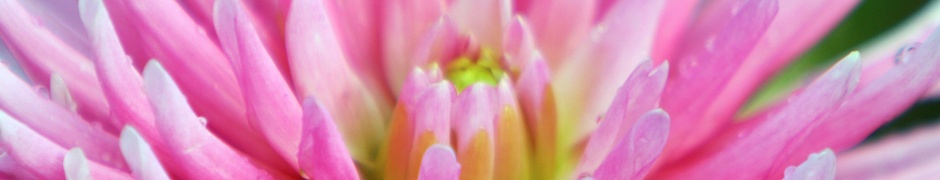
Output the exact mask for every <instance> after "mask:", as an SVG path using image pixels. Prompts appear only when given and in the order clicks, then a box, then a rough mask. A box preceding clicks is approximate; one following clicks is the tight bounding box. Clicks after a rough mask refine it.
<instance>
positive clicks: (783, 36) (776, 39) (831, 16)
mask: <svg viewBox="0 0 940 180" xmlns="http://www.w3.org/2000/svg"><path fill="white" fill-rule="evenodd" d="M779 2H780V5H779V6H780V7H779V8H780V10H779V11H778V13H777V17H775V18H774V21H773V22H771V23H770V27H768V29H767V32H766V33H764V36H763V37H761V40H760V41H759V42H758V43H757V44H756V46H755V47H754V50H753V51H752V52H751V54H750V55H749V56H748V58H747V60H745V61H744V64H742V65H741V68H740V69H739V70H738V71H737V72H736V73H735V75H734V76H733V77H732V78H731V81H729V82H728V87H733V88H727V89H726V90H724V91H723V92H722V93H721V94H720V95H719V97H718V98H716V100H717V101H718V102H716V105H715V106H717V107H716V108H725V109H740V108H741V106H742V105H743V104H744V103H745V102H746V101H747V100H748V98H749V97H751V95H753V94H754V93H755V92H756V90H757V89H758V88H759V87H760V86H761V85H763V84H764V82H766V81H767V80H768V79H769V78H770V77H772V76H773V75H774V74H776V73H777V72H779V71H780V70H782V69H783V68H784V67H786V65H787V64H789V63H790V62H791V61H794V60H796V58H797V56H799V55H800V54H802V53H803V52H805V51H806V50H808V49H809V48H810V47H812V46H813V45H815V44H816V42H817V41H819V40H820V39H822V38H823V36H825V35H826V34H828V33H829V31H830V30H831V29H832V28H834V27H835V25H836V24H838V22H839V21H841V20H842V19H843V17H845V16H846V15H848V13H849V11H851V10H852V9H853V8H854V7H855V5H856V4H858V2H859V0H836V1H814V0H803V1H801V0H797V1H779ZM863 53H864V52H863ZM868 55H869V54H865V56H866V57H867V56H868ZM863 59H864V58H863Z"/></svg>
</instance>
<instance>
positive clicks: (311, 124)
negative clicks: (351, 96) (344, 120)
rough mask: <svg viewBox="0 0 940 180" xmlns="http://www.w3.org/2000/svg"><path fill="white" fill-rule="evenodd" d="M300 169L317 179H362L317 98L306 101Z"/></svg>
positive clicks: (299, 156)
mask: <svg viewBox="0 0 940 180" xmlns="http://www.w3.org/2000/svg"><path fill="white" fill-rule="evenodd" d="M301 135H302V137H301V141H300V152H298V154H297V157H298V159H299V160H300V168H301V169H303V170H304V173H306V174H308V175H310V176H311V177H312V178H313V179H343V180H347V179H359V174H358V172H356V166H355V165H354V164H353V161H352V160H353V159H352V158H351V157H350V156H349V151H348V150H346V145H345V144H344V143H343V138H342V136H340V134H339V131H338V130H337V129H336V124H335V123H334V122H333V118H332V117H330V114H329V112H327V111H326V110H325V109H322V107H321V105H320V104H319V103H318V102H316V100H315V99H313V98H307V100H304V117H303V133H302V134H301Z"/></svg>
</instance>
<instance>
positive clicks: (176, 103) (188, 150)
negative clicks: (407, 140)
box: [143, 61, 271, 179]
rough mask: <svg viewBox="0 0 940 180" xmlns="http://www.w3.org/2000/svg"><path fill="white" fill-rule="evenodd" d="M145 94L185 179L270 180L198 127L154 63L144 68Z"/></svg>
mask: <svg viewBox="0 0 940 180" xmlns="http://www.w3.org/2000/svg"><path fill="white" fill-rule="evenodd" d="M143 77H144V90H145V91H144V92H146V94H147V97H148V99H149V100H150V104H151V106H153V108H154V115H155V116H156V120H157V121H156V125H157V130H158V131H159V132H160V134H161V135H162V136H163V138H164V140H166V143H167V147H169V148H170V149H171V150H173V151H171V152H172V153H173V154H172V155H173V156H174V157H175V158H176V160H177V162H179V164H176V165H178V166H183V167H185V168H183V169H186V170H187V172H186V173H187V174H185V175H184V176H186V177H188V178H194V179H201V178H223V179H231V178H248V179H259V178H260V179H270V178H271V177H270V175H268V174H267V173H266V172H263V171H261V170H259V169H258V168H256V167H254V166H252V165H251V164H250V162H249V161H248V159H247V158H245V157H243V156H241V155H240V154H239V153H238V152H237V151H235V150H234V149H232V148H231V147H229V146H228V145H226V144H225V143H224V142H222V141H221V140H219V139H218V138H217V137H215V135H213V134H212V133H211V132H209V131H208V129H205V124H200V119H199V118H197V117H196V114H195V113H194V112H193V111H192V110H191V109H190V107H189V104H188V103H187V101H186V97H184V96H183V94H182V92H180V90H179V89H178V87H177V85H176V83H175V82H174V81H173V80H172V79H171V77H170V75H169V74H167V72H166V70H164V69H163V67H162V65H160V63H158V62H156V61H151V63H148V65H147V66H146V67H145V68H144V72H143Z"/></svg>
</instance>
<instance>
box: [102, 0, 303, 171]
mask: <svg viewBox="0 0 940 180" xmlns="http://www.w3.org/2000/svg"><path fill="white" fill-rule="evenodd" d="M105 5H106V7H107V8H108V12H109V14H110V16H111V18H112V20H113V21H114V23H115V28H117V29H116V30H117V31H118V34H119V35H120V38H121V41H122V42H123V43H122V44H123V45H124V49H125V50H127V51H129V52H128V54H131V56H132V57H134V59H135V61H137V62H144V61H147V60H149V59H151V58H155V59H157V60H158V61H160V62H161V63H162V65H163V66H164V67H166V70H167V71H168V72H170V73H171V74H174V77H177V78H178V79H176V82H177V83H178V84H179V87H180V88H181V90H182V91H183V92H184V94H185V95H186V97H187V98H188V99H190V101H189V102H190V103H191V104H192V108H193V110H194V111H195V112H197V113H198V114H199V115H201V116H204V117H206V119H207V120H208V121H211V122H210V123H208V124H209V125H208V126H209V129H211V130H212V131H213V132H214V133H216V134H218V135H219V138H222V139H223V140H225V141H226V142H227V143H231V144H232V146H234V147H236V148H238V149H239V150H241V151H244V152H246V153H247V154H249V155H251V156H254V157H257V158H258V159H259V160H261V161H264V162H265V163H266V164H271V165H273V166H276V167H282V168H283V169H288V167H290V166H289V165H287V163H285V162H284V160H282V159H281V158H280V156H278V153H276V151H274V150H273V149H272V148H271V147H270V146H269V145H267V143H266V141H265V139H264V137H263V136H262V135H260V134H259V133H258V132H257V131H254V130H252V129H251V127H250V126H249V124H248V118H247V116H246V114H247V113H246V108H245V102H244V100H243V96H242V92H241V89H240V88H238V82H237V81H236V78H235V75H234V73H233V72H232V68H231V66H230V65H229V62H228V61H227V60H226V56H225V54H224V53H223V52H222V50H221V49H220V47H219V44H218V42H217V41H216V40H214V39H213V38H212V37H211V36H209V35H207V34H206V30H205V29H203V28H202V27H200V25H198V24H196V22H195V21H194V20H193V19H192V17H191V16H190V15H189V13H187V12H186V11H185V10H184V9H183V8H182V7H181V6H180V4H179V2H178V1H119V0H105ZM139 51H144V52H143V53H142V54H138V53H141V52H139ZM193 59H198V61H194V60H193ZM141 64H143V63H141ZM141 64H139V65H140V66H142V65H141ZM184 77H185V78H184Z"/></svg>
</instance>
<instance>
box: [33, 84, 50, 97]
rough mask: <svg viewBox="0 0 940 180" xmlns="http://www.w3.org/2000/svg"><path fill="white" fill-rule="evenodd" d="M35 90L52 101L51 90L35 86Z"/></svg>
mask: <svg viewBox="0 0 940 180" xmlns="http://www.w3.org/2000/svg"><path fill="white" fill-rule="evenodd" d="M33 89H35V91H36V93H37V94H39V96H41V97H43V98H46V99H51V97H52V96H50V95H49V88H46V87H45V86H35V87H33Z"/></svg>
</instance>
